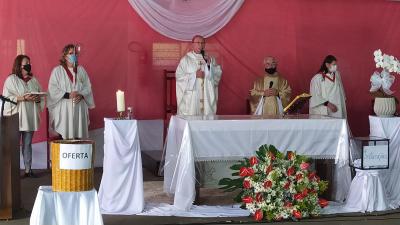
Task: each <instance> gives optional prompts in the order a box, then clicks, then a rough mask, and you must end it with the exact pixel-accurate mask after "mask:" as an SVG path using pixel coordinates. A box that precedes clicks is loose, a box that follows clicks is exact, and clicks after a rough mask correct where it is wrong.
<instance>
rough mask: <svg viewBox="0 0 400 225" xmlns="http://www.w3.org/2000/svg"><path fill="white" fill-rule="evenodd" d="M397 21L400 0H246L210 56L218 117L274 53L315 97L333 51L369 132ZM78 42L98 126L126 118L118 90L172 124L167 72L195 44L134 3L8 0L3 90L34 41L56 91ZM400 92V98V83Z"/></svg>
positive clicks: (44, 77)
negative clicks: (313, 82) (57, 77)
mask: <svg viewBox="0 0 400 225" xmlns="http://www.w3.org/2000/svg"><path fill="white" fill-rule="evenodd" d="M195 2H203V1H202V0H201V1H200V0H199V1H197V0H196V1H195ZM397 21H400V3H399V2H393V1H376V0H354V1H346V0H337V1H319V0H309V1H302V0H293V1H277V0H262V1H256V0H251V1H246V3H245V4H243V5H242V7H241V8H240V10H239V11H238V12H237V13H236V15H235V16H234V17H233V18H232V19H231V21H230V22H229V23H228V24H227V25H226V26H225V27H224V28H223V29H222V30H220V31H219V32H217V33H216V34H214V35H213V36H211V37H210V38H208V39H207V45H206V51H207V52H208V53H210V54H212V55H213V56H215V57H216V58H217V61H218V62H219V63H221V64H222V67H223V68H222V69H223V76H222V80H221V83H220V87H219V104H218V113H219V114H245V113H246V108H247V105H246V98H247V96H248V92H249V90H250V89H251V88H252V82H253V81H254V79H256V78H257V77H258V76H262V75H263V65H262V61H263V57H264V56H266V55H274V56H276V57H277V59H278V61H279V65H278V70H279V71H280V72H281V73H282V74H283V76H284V77H285V78H287V79H288V81H289V84H290V85H291V87H292V89H293V94H294V95H295V94H300V93H302V92H308V91H309V85H310V79H311V78H312V77H313V75H314V74H315V73H316V71H317V70H318V69H319V66H320V64H321V62H322V60H323V58H324V57H325V56H326V55H327V54H333V55H335V56H336V57H337V58H338V60H339V61H338V65H339V70H340V72H341V75H342V79H343V83H344V88H345V91H346V95H347V109H348V115H349V122H350V126H351V129H352V131H353V133H354V134H355V135H368V132H369V129H368V115H369V114H371V113H372V105H371V100H372V97H371V96H370V95H369V88H370V82H369V78H370V76H371V74H372V73H373V72H374V71H375V63H374V58H373V51H374V50H375V49H378V48H380V49H382V51H383V52H385V53H387V54H390V55H394V56H397V57H398V58H400V42H399V41H398V40H400V29H398V22H397ZM22 40H23V41H22ZM70 42H75V43H77V42H78V43H81V44H82V55H81V57H80V58H79V62H80V63H81V64H82V65H83V66H85V68H86V70H87V72H88V74H89V77H90V79H91V82H92V87H93V92H94V98H95V101H96V108H95V109H93V110H90V121H91V125H90V129H94V128H100V127H103V126H104V117H112V116H115V115H116V100H115V92H116V91H117V89H121V90H123V91H125V99H126V106H133V111H134V115H135V117H136V118H138V119H159V118H164V112H165V109H164V104H163V103H164V96H165V92H166V91H165V90H164V77H163V70H164V69H171V70H174V69H175V68H176V66H177V64H178V60H179V58H180V56H181V55H183V54H184V53H185V52H186V51H187V49H188V48H189V43H188V42H180V41H176V40H173V39H170V38H167V37H165V36H164V35H161V34H159V33H158V32H156V31H154V30H153V29H152V28H151V27H150V26H149V25H148V24H147V23H146V22H144V21H143V19H142V18H141V17H140V16H139V15H138V14H137V13H136V11H135V10H133V9H132V7H131V5H130V4H129V2H128V1H110V0H85V1H81V0H70V1H54V0H42V1H40V3H38V2H37V1H24V0H4V1H2V2H1V4H0V47H1V50H0V87H3V83H4V80H5V79H6V77H7V76H8V74H9V73H10V72H11V67H12V64H13V60H14V58H15V56H16V55H17V47H18V46H20V47H21V45H24V48H25V53H26V54H28V55H29V56H30V57H31V60H32V72H33V73H34V75H35V76H36V77H37V78H38V80H39V81H40V83H41V85H42V86H43V89H44V90H47V83H48V80H49V77H50V73H51V70H52V69H53V67H54V66H56V65H58V60H59V58H60V56H61V50H62V47H63V46H64V45H65V44H67V43H70ZM22 43H24V44H22ZM396 76H397V75H396ZM392 90H393V91H395V95H396V96H397V97H400V95H399V90H400V82H397V81H395V82H394V85H393V86H392ZM305 112H307V111H305ZM45 120H46V118H45V114H43V115H42V124H41V127H40V130H39V132H38V133H35V141H41V140H44V139H45V130H46V128H45V126H44V124H45Z"/></svg>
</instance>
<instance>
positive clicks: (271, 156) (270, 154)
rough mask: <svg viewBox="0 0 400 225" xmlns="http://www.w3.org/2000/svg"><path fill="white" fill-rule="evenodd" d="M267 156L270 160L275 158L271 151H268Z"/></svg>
mask: <svg viewBox="0 0 400 225" xmlns="http://www.w3.org/2000/svg"><path fill="white" fill-rule="evenodd" d="M268 156H269V157H270V158H271V160H275V155H274V153H272V152H268Z"/></svg>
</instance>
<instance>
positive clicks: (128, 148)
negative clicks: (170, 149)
mask: <svg viewBox="0 0 400 225" xmlns="http://www.w3.org/2000/svg"><path fill="white" fill-rule="evenodd" d="M104 122H105V126H104V163H103V177H102V179H101V184H100V190H99V201H100V208H101V212H102V213H103V214H119V215H133V214H137V213H140V212H142V211H143V208H144V195H143V171H142V157H141V153H140V144H139V134H138V125H137V124H138V122H137V120H113V119H107V118H105V119H104Z"/></svg>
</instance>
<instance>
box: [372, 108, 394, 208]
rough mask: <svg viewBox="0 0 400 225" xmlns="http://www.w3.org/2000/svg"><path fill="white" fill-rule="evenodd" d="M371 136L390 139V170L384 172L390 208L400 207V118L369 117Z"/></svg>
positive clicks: (382, 172)
mask: <svg viewBox="0 0 400 225" xmlns="http://www.w3.org/2000/svg"><path fill="white" fill-rule="evenodd" d="M369 126H370V135H371V136H377V137H382V138H388V139H390V142H389V169H388V170H382V171H381V172H380V173H381V174H382V177H383V183H384V185H385V188H386V191H387V195H388V199H389V203H390V207H391V208H398V207H399V206H400V117H390V118H388V117H386V118H384V117H377V116H370V117H369Z"/></svg>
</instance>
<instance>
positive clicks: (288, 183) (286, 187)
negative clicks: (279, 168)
mask: <svg viewBox="0 0 400 225" xmlns="http://www.w3.org/2000/svg"><path fill="white" fill-rule="evenodd" d="M289 187H290V181H288V182H286V184H285V186H283V188H284V189H285V190H287V189H289Z"/></svg>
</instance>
